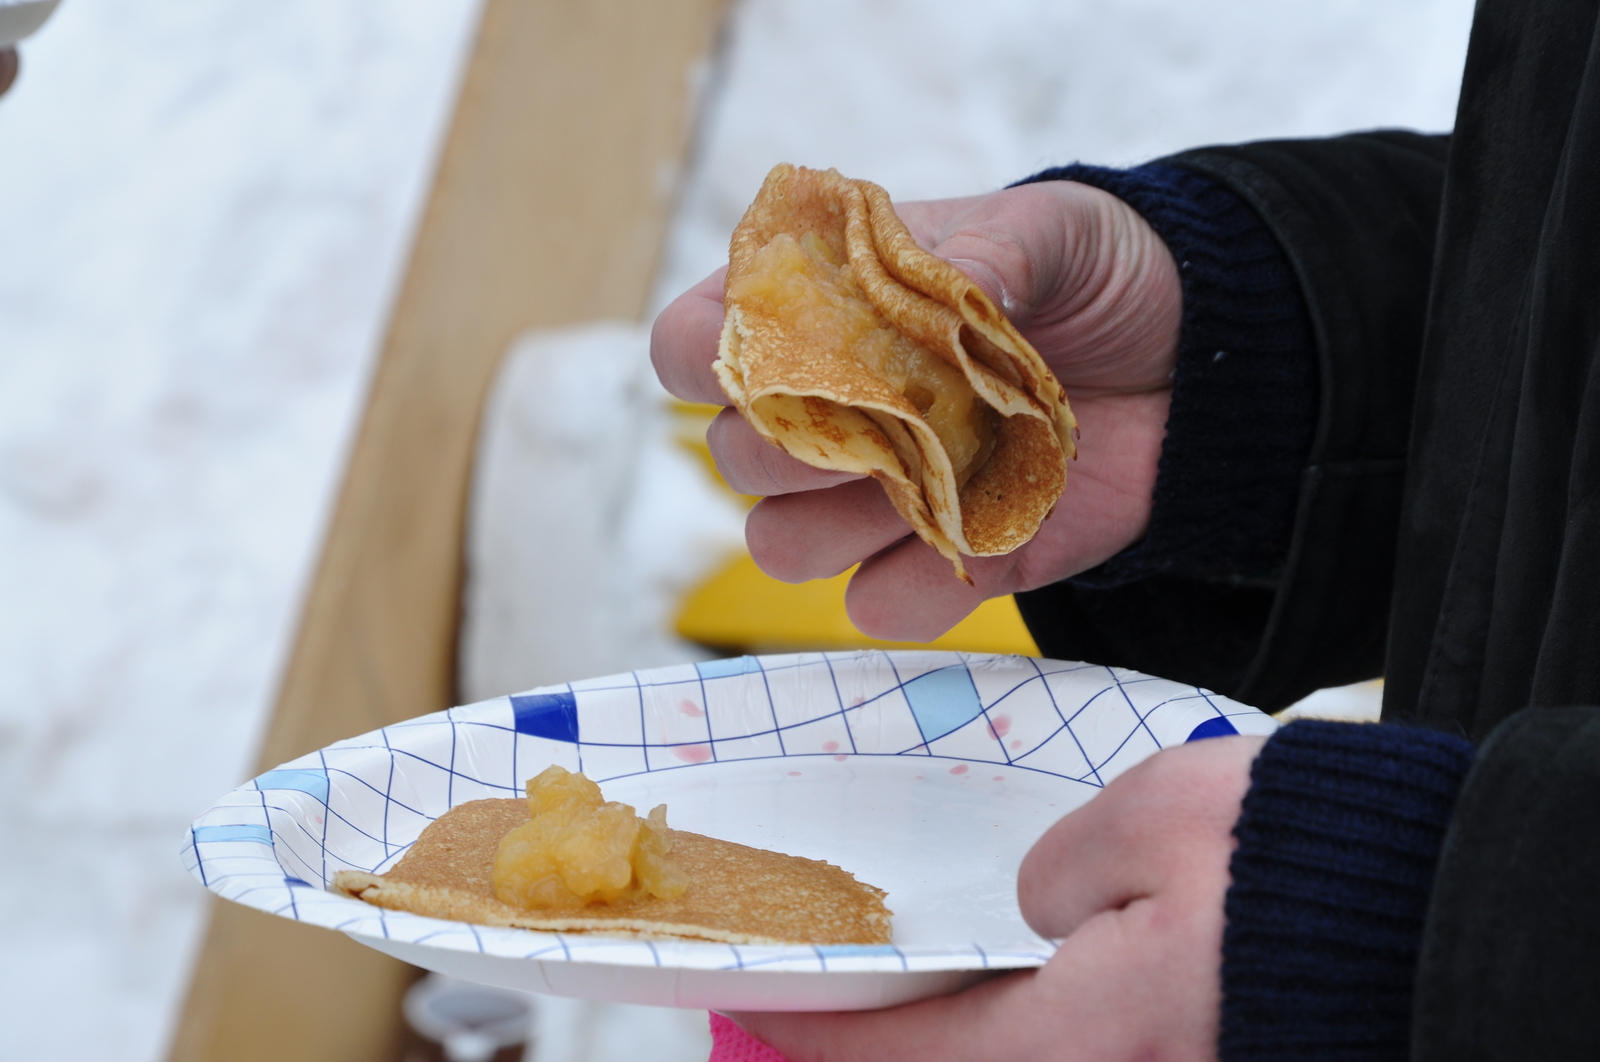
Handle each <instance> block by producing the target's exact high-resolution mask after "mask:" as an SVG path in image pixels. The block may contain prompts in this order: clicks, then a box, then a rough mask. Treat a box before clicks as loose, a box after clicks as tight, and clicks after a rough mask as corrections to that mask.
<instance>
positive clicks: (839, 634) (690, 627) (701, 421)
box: [668, 400, 1039, 656]
mask: <svg viewBox="0 0 1600 1062" xmlns="http://www.w3.org/2000/svg"><path fill="white" fill-rule="evenodd" d="M668 408H669V409H670V410H671V411H672V414H673V419H674V421H675V422H676V432H675V434H676V437H677V441H678V443H679V444H680V445H681V446H683V447H684V448H685V449H686V450H688V451H689V452H690V453H692V454H694V455H695V456H696V457H697V458H699V459H700V461H701V462H702V463H703V464H704V466H705V469H706V472H707V473H708V474H709V475H710V476H711V478H712V479H713V480H715V481H716V483H717V485H718V486H720V487H722V489H724V490H727V491H728V493H730V494H735V492H734V491H733V490H732V489H731V488H729V487H728V485H727V484H726V483H724V482H723V481H722V477H721V476H720V475H718V473H717V464H716V462H715V461H714V460H712V458H711V449H710V448H709V447H708V446H707V445H706V429H707V428H708V427H710V426H711V421H712V420H713V419H714V418H715V417H716V415H717V414H718V413H720V412H721V411H722V407H721V406H713V405H703V404H700V403H693V402H681V401H677V400H674V401H672V402H671V403H670V405H669V407H668ZM735 496H736V497H739V498H741V499H743V500H744V501H745V502H746V503H747V504H749V505H754V504H755V503H756V502H757V501H758V500H759V499H756V498H752V497H749V496H748V495H744V494H735ZM853 574H855V569H854V568H851V569H850V570H849V571H847V572H845V573H844V574H843V575H836V576H834V577H833V578H832V579H817V580H815V581H813V582H809V583H799V584H793V583H784V582H779V581H778V580H777V579H774V578H772V577H771V576H770V575H767V574H766V573H765V572H763V571H762V570H761V569H760V568H758V567H756V562H755V561H754V560H752V559H751V558H750V555H749V554H748V553H744V554H740V555H739V556H738V557H735V558H734V559H733V560H731V561H729V562H728V563H727V564H725V565H723V566H722V567H721V568H720V569H718V570H717V572H716V573H715V574H714V575H712V576H711V578H709V579H707V580H706V581H705V582H703V583H701V584H700V585H699V586H697V587H696V588H695V589H694V590H692V591H690V593H689V596H688V597H686V598H685V599H684V601H683V604H682V606H681V607H680V608H679V609H678V617H677V619H676V621H674V623H673V627H674V629H675V630H676V631H677V632H678V635H679V636H680V637H683V638H687V639H689V641H691V642H699V643H700V644H701V645H709V646H713V647H715V648H718V649H725V650H731V651H736V652H750V653H793V652H802V651H805V650H813V649H957V650H963V651H966V652H969V653H1015V654H1017V655H1018V656H1038V655H1039V647H1038V646H1037V645H1035V644H1034V642H1033V636H1032V635H1031V634H1029V633H1028V628H1027V626H1026V625H1025V624H1024V623H1023V622H1022V614H1021V613H1020V612H1018V611H1017V603H1016V601H1015V600H1013V599H1012V598H1010V597H997V598H991V599H990V600H988V601H985V602H984V603H983V604H981V605H979V606H978V608H977V610H976V611H975V612H973V613H972V615H970V616H968V617H967V618H966V619H964V620H962V621H961V622H960V623H958V624H956V625H955V626H954V627H953V628H951V629H950V630H949V631H947V632H945V633H944V634H943V635H941V636H940V637H938V638H935V639H934V640H933V641H931V642H926V643H924V642H885V641H879V640H878V639H877V638H869V637H867V636H866V635H865V634H862V633H861V632H860V631H858V630H856V628H855V624H853V623H851V622H850V616H849V614H848V613H847V612H846V611H845V607H844V591H845V587H846V586H847V585H848V584H849V582H850V576H851V575H853Z"/></svg>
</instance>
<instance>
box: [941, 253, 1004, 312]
mask: <svg viewBox="0 0 1600 1062" xmlns="http://www.w3.org/2000/svg"><path fill="white" fill-rule="evenodd" d="M946 261H948V262H949V263H950V264H951V265H953V266H955V267H956V268H957V269H959V270H961V271H962V272H963V273H965V274H966V275H967V279H968V280H970V281H972V282H973V283H974V284H976V285H978V287H980V288H982V289H983V293H984V294H985V295H987V296H989V301H990V302H992V303H994V304H995V305H996V306H998V307H1000V311H1001V312H1002V313H1004V314H1005V315H1006V316H1007V317H1013V316H1015V315H1016V310H1017V301H1016V300H1015V299H1013V298H1012V297H1011V292H1009V291H1007V290H1006V286H1005V283H1004V282H1003V281H1001V279H1000V274H999V273H996V272H995V271H994V267H993V266H991V265H989V263H987V262H980V261H978V260H977V259H975V258H950V259H946Z"/></svg>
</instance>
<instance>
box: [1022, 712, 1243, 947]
mask: <svg viewBox="0 0 1600 1062" xmlns="http://www.w3.org/2000/svg"><path fill="white" fill-rule="evenodd" d="M1263 741H1264V739H1262V738H1249V737H1232V738H1220V739H1215V740H1210V741H1202V742H1195V743H1193V744H1187V745H1180V746H1177V747H1175V748H1169V749H1166V750H1165V751H1162V752H1159V753H1157V754H1156V755H1154V756H1151V757H1150V758H1149V759H1147V760H1145V761H1144V762H1143V763H1140V764H1139V765H1138V766H1136V767H1133V768H1131V769H1130V770H1128V771H1127V772H1125V773H1124V774H1122V775H1121V776H1119V777H1117V778H1116V779H1114V780H1113V781H1111V783H1110V784H1108V785H1107V786H1106V787H1105V789H1103V790H1102V791H1101V792H1100V793H1099V794H1098V795H1097V796H1096V797H1095V798H1094V799H1093V800H1091V801H1089V802H1088V803H1087V804H1085V805H1083V807H1081V808H1078V809H1077V810H1076V811H1074V812H1072V813H1071V814H1069V815H1067V816H1065V817H1064V818H1062V819H1060V820H1059V821H1058V822H1056V824H1055V825H1054V826H1052V827H1050V829H1049V830H1047V831H1046V832H1045V834H1044V836H1043V837H1041V838H1040V839H1039V841H1038V843H1037V844H1035V845H1034V846H1033V848H1032V849H1031V850H1030V851H1029V852H1028V854H1027V856H1026V857H1025V858H1024V859H1023V861H1022V866H1021V868H1020V869H1019V870H1018V873H1017V901H1018V904H1019V906H1020V907H1021V909H1022V915H1023V918H1025V919H1026V920H1027V922H1028V924H1029V925H1030V926H1032V927H1033V928H1034V929H1035V930H1036V931H1037V932H1039V933H1041V934H1043V935H1045V936H1048V937H1056V938H1060V937H1065V936H1067V935H1068V934H1070V933H1072V932H1073V931H1074V930H1075V929H1077V927H1078V926H1080V925H1082V924H1083V923H1085V922H1086V921H1088V920H1089V919H1091V918H1093V917H1094V916H1095V915H1097V914H1100V913H1101V912H1105V911H1115V910H1121V909H1123V908H1126V907H1128V905H1130V904H1132V903H1134V902H1135V901H1138V900H1142V899H1145V898H1148V897H1153V896H1157V895H1159V894H1160V893H1162V892H1163V890H1169V889H1173V888H1179V889H1189V890H1194V889H1204V888H1207V887H1216V888H1220V889H1221V890H1223V891H1225V890H1226V887H1227V884H1226V883H1227V867H1228V859H1229V858H1230V857H1231V855H1232V852H1233V839H1232V833H1231V831H1232V828H1233V823H1234V821H1235V820H1236V819H1237V818H1238V816H1239V802H1240V800H1241V799H1242V798H1243V797H1244V792H1245V790H1246V789H1247V788H1249V784H1250V764H1251V762H1252V761H1253V760H1254V758H1255V755H1256V753H1257V752H1259V751H1260V748H1261V744H1262V742H1263ZM1207 883H1209V886H1208V884H1207ZM1218 883H1220V885H1218ZM1219 899H1220V895H1219Z"/></svg>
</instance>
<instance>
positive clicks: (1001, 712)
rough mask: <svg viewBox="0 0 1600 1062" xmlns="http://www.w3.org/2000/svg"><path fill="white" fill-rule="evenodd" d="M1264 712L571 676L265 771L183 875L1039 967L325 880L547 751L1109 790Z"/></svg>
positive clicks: (767, 953)
mask: <svg viewBox="0 0 1600 1062" xmlns="http://www.w3.org/2000/svg"><path fill="white" fill-rule="evenodd" d="M1274 725H1275V724H1273V722H1272V721H1271V719H1269V718H1268V717H1266V716H1264V715H1262V714H1261V713H1259V712H1257V711H1256V710H1255V709H1253V708H1248V707H1245V706H1244V705H1240V704H1236V703H1234V702H1232V701H1229V700H1227V699H1226V698H1222V697H1219V696H1217V695H1215V694H1211V693H1208V692H1206V691H1204V690H1200V689H1196V688H1195V687H1192V686H1183V685H1181V684H1179V683H1175V682H1170V681H1167V680H1164V679H1156V678H1151V677H1148V676H1145V675H1140V674H1137V673H1135V672H1129V671H1125V670H1121V669H1116V668H1107V667H1102V666H1099V665H1090V664H1079V663H1068V662H1061V661H1052V660H1037V659H1031V658H1025V657H997V656H985V655H977V654H960V653H934V652H862V653H806V654H797V655H789V656H769V657H748V656H747V657H738V658H735V659H730V660H714V661H709V662H703V663H699V664H685V665H681V666H676V667H668V668H658V669H655V670H651V671H641V672H632V673H629V674H626V675H614V676H608V677H605V678H597V679H590V680H586V681H581V682H574V683H570V684H567V685H565V686H561V687H552V688H547V689H542V690H535V691H531V692H530V693H526V694H517V695H514V696H511V697H500V698H496V699H494V700H491V701H485V702H483V703H481V704H476V705H468V706H466V707H462V708H452V709H450V710H449V711H446V712H438V713H435V714H433V715H428V716H423V717H421V718H418V719H413V720H409V721H407V722H403V723H398V724H395V725H394V726H389V727H385V728H384V729H382V730H379V731H375V732H373V733H370V734H364V735H362V736H360V737H356V738H351V739H349V740H347V741H341V742H336V743H335V744H333V745H330V746H328V747H327V748H325V749H322V750H320V751H318V752H315V753H312V754H311V755H309V756H305V757H302V758H300V759H298V760H295V761H292V762H291V763H287V764H284V765H283V766H281V767H279V768H277V769H275V770H272V771H268V772H266V773H265V774H263V775H261V776H260V777H259V778H257V779H256V780H254V781H252V782H251V783H249V784H247V785H245V786H243V787H241V788H239V789H237V790H235V791H233V792H232V793H230V794H228V795H227V796H225V797H224V798H223V799H222V800H221V801H219V802H218V803H217V805H216V806H214V807H213V808H212V809H211V810H210V811H208V812H207V813H206V814H205V815H203V816H201V818H200V819H199V820H197V821H196V823H195V824H194V826H193V827H192V828H191V830H190V832H189V836H188V838H187V840H186V843H185V845H184V848H183V857H184V862H185V865H186V866H187V867H188V869H189V870H190V872H191V873H193V874H194V876H195V877H196V878H198V879H199V880H200V881H201V882H202V883H203V884H205V885H206V886H207V887H208V888H210V889H211V890H212V891H214V892H216V893H218V894H219V895H222V896H225V897H227V898H228V899H231V900H235V901H238V902H241V903H245V904H248V905H249V906H252V907H256V908H259V909H261V910H265V911H270V912H272V913H274V914H278V915H282V916H285V917H289V918H295V919H298V920H300V921H307V922H312V923H314V924H317V925H322V926H326V927H328V928H333V929H340V930H344V931H346V932H351V933H357V934H362V935H367V936H375V937H384V938H394V939H401V940H406V941H410V942H414V943H427V944H430V945H433V946H436V947H443V948H455V949H466V950H472V951H480V952H486V953H490V954H496V955H505V956H512V957H519V958H539V959H544V960H555V961H591V962H595V961H598V962H610V963H616V964H623V965H645V966H649V965H656V966H660V965H670V966H677V967H684V968H693V969H745V968H757V967H759V968H764V969H792V970H819V969H822V970H845V969H850V970H890V969H893V970H901V969H903V970H938V969H979V968H1003V967H1016V966H1033V965H1038V964H1040V963H1042V962H1044V961H1045V960H1046V959H1047V958H1048V957H1049V954H1050V951H1051V946H1050V945H1049V944H1048V942H1045V941H1042V940H1033V941H1021V942H1018V941H1007V942H999V943H998V944H996V943H993V942H990V943H985V942H983V941H973V942H970V943H968V944H966V945H964V946H961V947H955V948H938V949H929V948H923V949H914V948H903V947H898V946H892V945H891V946H888V947H887V948H883V947H879V948H861V947H848V948H842V949H841V948H814V947H798V946H789V947H778V946H746V945H737V946H736V945H721V944H703V943H692V942H684V941H654V942H651V941H634V940H624V939H609V938H603V937H588V936H581V935H580V936H564V935H560V934H547V933H537V932H533V931H530V930H519V929H503V928H494V927H485V926H470V925H465V924H462V923H454V922H444V921H439V920H436V919H428V918H422V917H419V916H416V915H411V914H406V913H404V912H394V911H385V910H382V909H380V908H376V907H372V906H369V905H367V904H364V903H361V902H360V901H357V900H351V899H349V898H347V897H343V896H339V895H336V894H334V893H330V892H327V891H324V886H325V885H326V884H327V883H328V882H330V881H331V880H332V878H333V875H334V874H335V873H336V872H338V871H339V870H345V869H358V870H368V871H377V872H381V871H383V870H385V869H387V868H388V867H389V866H391V865H393V863H394V862H395V861H396V860H397V859H399V857H400V856H401V855H402V854H404V852H405V850H406V848H407V847H408V846H409V845H410V844H411V842H412V841H414V840H415V839H416V837H417V836H418V835H419V834H420V833H421V832H422V830H423V828H424V827H426V826H427V824H428V823H430V822H432V821H433V820H434V819H435V818H437V817H438V816H439V815H442V814H443V813H444V812H445V811H448V810H449V809H450V808H452V807H454V806H456V805H457V804H461V803H464V802H466V801H469V800H477V799H481V798H484V797H509V796H516V795H518V794H520V793H521V790H522V785H523V782H524V780H525V779H526V778H527V777H528V776H529V775H531V774H534V773H536V772H537V771H539V770H542V769H543V768H544V767H546V766H548V765H549V764H551V763H559V764H562V765H563V766H565V767H567V768H569V769H572V770H582V771H584V772H585V773H587V774H588V775H589V776H590V777H591V778H593V779H595V780H596V781H598V782H602V783H604V782H606V781H609V780H613V779H617V778H623V777H627V776H630V775H635V774H639V773H641V772H658V771H677V770H690V769H693V768H695V767H699V766H701V765H703V764H708V763H722V762H727V761H730V760H749V759H766V758H803V757H819V756H828V757H837V756H920V757H929V758H937V759H941V760H945V761H958V762H965V763H972V764H986V765H996V766H1000V765H1004V766H1007V767H1010V768H1013V769H1021V770H1026V771H1031V772H1038V773H1041V774H1045V775H1053V776H1056V777H1059V778H1062V779H1065V780H1071V781H1073V782H1079V783H1086V784H1089V785H1094V786H1099V785H1103V784H1105V782H1107V781H1109V780H1110V779H1111V778H1113V777H1115V776H1116V775H1117V774H1119V773H1121V772H1122V771H1124V770H1126V769H1127V768H1129V767H1131V766H1133V764H1135V763H1137V762H1138V761H1139V760H1142V759H1143V758H1144V757H1146V756H1148V755H1149V754H1151V753H1152V752H1155V751H1156V750H1157V749H1159V748H1161V747H1164V746H1167V745H1173V744H1178V743H1181V742H1183V741H1186V740H1190V739H1191V738H1196V739H1197V738H1201V737H1207V736H1214V735H1215V734H1217V733H1258V734H1259V733H1268V732H1270V731H1271V730H1272V729H1273V727H1274Z"/></svg>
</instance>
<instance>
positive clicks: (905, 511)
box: [713, 164, 1076, 579]
mask: <svg viewBox="0 0 1600 1062" xmlns="http://www.w3.org/2000/svg"><path fill="white" fill-rule="evenodd" d="M724 312H725V316H724V319H723V328H722V338H721V342H720V346H719V349H718V355H717V360H716V362H714V363H713V368H714V369H715V371H716V374H717V378H718V381H719V382H720V383H721V384H722V388H723V390H724V391H725V392H727V395H728V397H729V398H730V399H731V400H732V401H733V403H734V405H735V406H736V407H737V408H738V409H739V412H740V413H741V414H743V415H744V417H745V418H746V419H747V420H748V421H749V422H750V424H751V425H752V426H753V427H754V428H755V429H756V431H758V432H759V433H760V434H762V435H763V436H765V437H766V438H767V439H769V440H770V441H772V442H774V443H776V444H777V445H778V446H780V447H782V448H783V449H784V450H786V451H787V452H788V453H790V454H792V455H793V456H794V457H796V458H798V459H800V460H801V461H804V462H806V463H807V464H809V465H812V466H814V467H817V468H826V469H835V470H839V471H847V472H859V473H862V474H865V475H870V476H872V477H874V478H876V479H877V480H878V482H879V483H881V484H882V485H883V488H884V491H885V492H886V493H887V495H888V497H889V500H890V501H891V502H892V503H893V505H894V507H895V509H896V511H897V512H899V513H900V515H901V516H902V517H903V518H904V519H905V520H906V522H907V523H909V524H910V525H911V527H912V529H913V530H915V531H916V533H917V534H918V535H919V536H921V537H922V539H923V540H924V541H926V542H927V543H928V544H929V545H931V546H933V547H934V549H936V550H938V551H939V553H940V554H941V555H943V556H944V557H946V558H948V559H949V560H950V561H951V563H952V564H953V565H954V567H955V570H956V574H957V575H959V576H960V577H961V578H963V579H966V578H967V576H966V572H965V568H964V566H963V564H962V561H961V557H962V555H966V556H975V557H985V556H994V555H998V554H1003V553H1009V552H1010V551H1012V550H1014V549H1016V548H1017V547H1018V546H1021V545H1022V544H1024V543H1025V542H1027V541H1028V540H1029V539H1031V538H1032V537H1033V535H1034V534H1035V533H1036V532H1037V531H1038V529H1039V525H1040V524H1041V523H1043V522H1044V519H1045V517H1046V516H1048V515H1049V514H1050V511H1051V509H1052V508H1054V506H1055V503H1056V501H1057V499H1059V498H1060V496H1061V492H1062V490H1063V489H1064V488H1065V486H1066V475H1067V461H1068V459H1069V458H1071V457H1072V456H1073V455H1074V453H1075V442H1074V437H1075V433H1076V422H1075V421H1074V419H1073V416H1072V410H1071V408H1070V406H1068V404H1067V398H1066V394H1065V393H1064V392H1063V391H1062V389H1061V385H1060V384H1059V383H1058V382H1057V381H1056V379H1055V377H1054V376H1053V375H1052V374H1051V372H1050V370H1049V368H1048V367H1046V366H1045V364H1044V360H1043V359H1042V358H1041V357H1040V356H1039V354H1038V352H1037V351H1035V350H1034V349H1033V347H1032V346H1030V345H1029V344H1028V342H1027V340H1025V339H1023V338H1022V335H1021V334H1020V333H1019V332H1018V331H1017V330H1016V328H1015V327H1013V326H1012V324H1011V322H1010V321H1008V320H1007V319H1006V318H1005V315H1004V314H1002V313H1001V312H1000V311H999V310H998V309H997V308H996V307H995V306H994V304H993V303H992V302H991V301H990V300H989V298H988V296H986V295H985V294H984V293H983V291H982V290H981V289H980V288H979V287H978V286H977V285H976V284H974V283H973V282H972V281H971V280H970V279H968V278H967V276H966V274H964V273H962V272H961V271H960V270H959V269H957V268H955V267H954V266H952V265H950V264H949V263H947V262H945V261H943V260H941V259H939V258H936V257H934V256H933V255H932V254H930V253H928V252H927V251H925V250H923V249H922V248H921V247H919V246H918V245H917V243H916V241H915V240H914V239H913V238H912V236H911V233H910V232H909V231H908V230H907V229H906V227H905V225H904V224H903V223H902V222H901V220H900V218H899V217H898V216H897V215H896V214H895V212H894V208H893V206H892V205H891V203H890V201H889V196H888V194H887V193H886V192H884V190H883V189H882V188H879V187H878V186H877V185H875V184H872V183H871V182H868V181H859V180H851V179H848V178H845V177H842V176H840V175H839V174H838V173H837V172H836V171H834V170H827V171H818V170H807V169H802V168H797V167H794V166H790V165H787V164H783V165H779V166H777V167H775V168H774V169H773V171H772V172H771V173H770V174H768V175H767V179H766V182H765V184H763V185H762V188H761V192H760V194H759V195H757V197H756V200H755V202H754V203H752V204H751V205H750V208H749V210H748V211H746V213H745V216H744V219H743V220H742V221H741V222H740V223H739V226H738V228H736V229H735V230H734V234H733V241H732V244H731V246H730V250H729V256H728V277H727V282H726V287H725V289H724Z"/></svg>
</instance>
